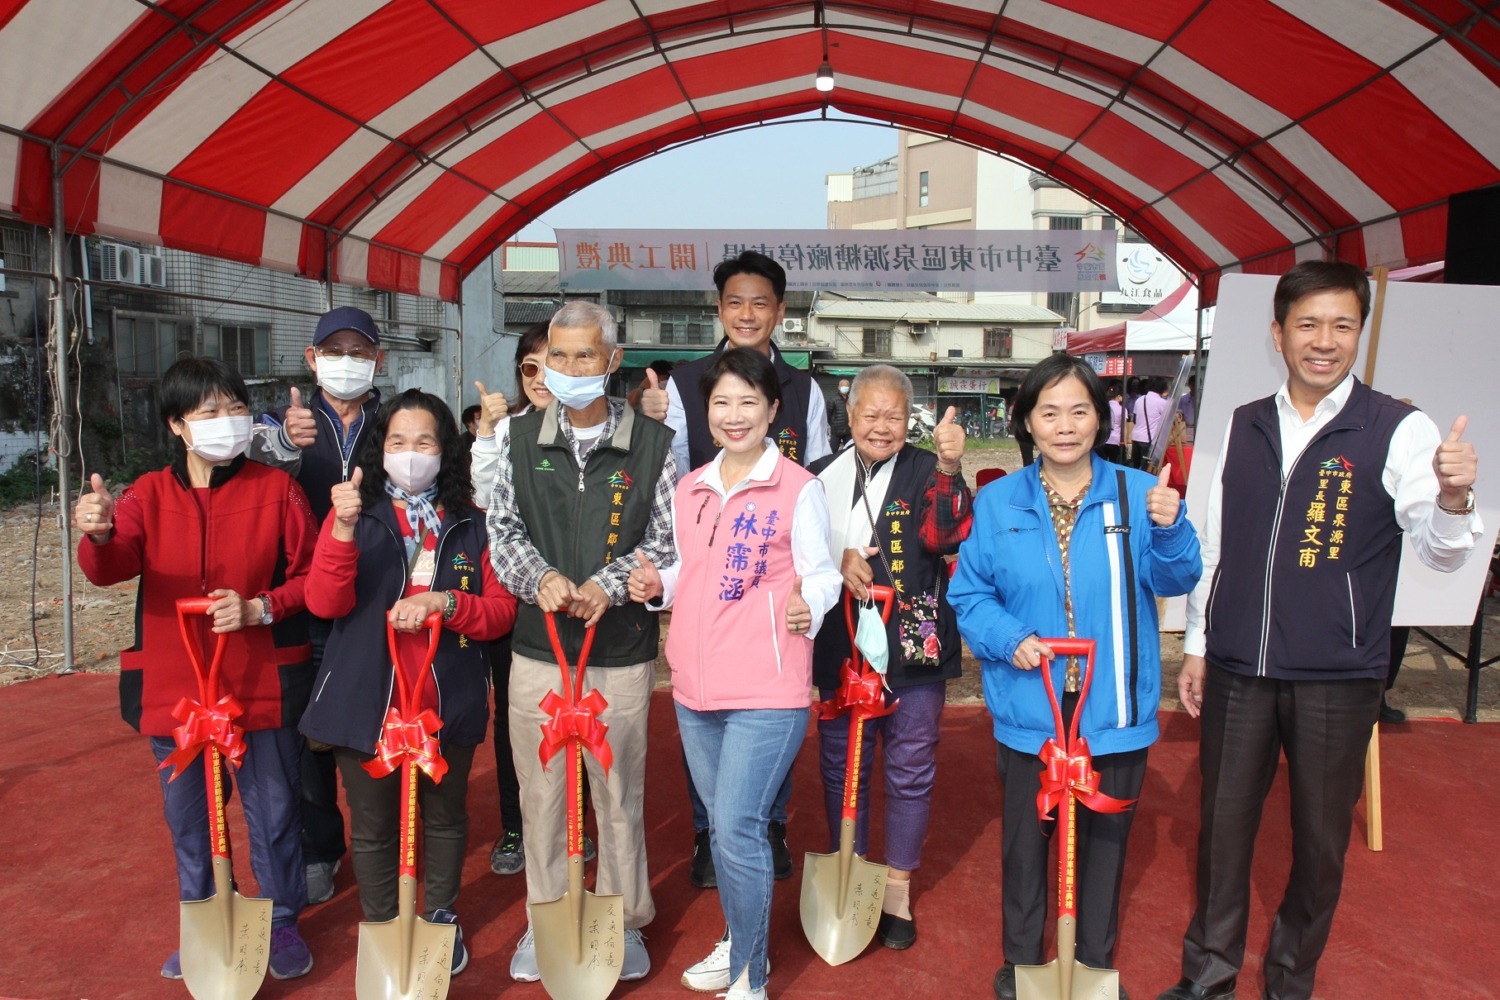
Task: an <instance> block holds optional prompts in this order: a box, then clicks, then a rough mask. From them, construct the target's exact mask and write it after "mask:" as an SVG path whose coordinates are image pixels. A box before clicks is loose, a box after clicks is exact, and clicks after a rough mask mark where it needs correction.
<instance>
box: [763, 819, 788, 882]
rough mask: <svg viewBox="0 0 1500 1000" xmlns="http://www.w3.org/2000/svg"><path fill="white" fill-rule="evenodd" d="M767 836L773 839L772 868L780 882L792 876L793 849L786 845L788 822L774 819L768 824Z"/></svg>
mask: <svg viewBox="0 0 1500 1000" xmlns="http://www.w3.org/2000/svg"><path fill="white" fill-rule="evenodd" d="M766 837H767V839H769V840H770V841H771V868H772V869H773V870H774V871H775V873H776V880H777V881H778V882H779V881H780V880H782V879H784V878H791V877H792V849H791V848H790V847H788V846H786V824H785V823H778V822H776V821H775V820H774V819H773V820H771V822H770V823H768V824H767V825H766Z"/></svg>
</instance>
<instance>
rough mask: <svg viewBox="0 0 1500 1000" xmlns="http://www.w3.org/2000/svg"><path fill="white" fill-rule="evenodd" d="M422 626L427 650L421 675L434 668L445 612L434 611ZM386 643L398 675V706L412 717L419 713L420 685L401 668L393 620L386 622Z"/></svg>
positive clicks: (406, 716)
mask: <svg viewBox="0 0 1500 1000" xmlns="http://www.w3.org/2000/svg"><path fill="white" fill-rule="evenodd" d="M422 627H423V628H425V629H426V630H427V651H426V652H425V653H423V654H422V669H421V670H419V671H417V676H418V677H420V676H422V675H423V674H425V673H426V672H427V671H428V670H430V669H432V664H433V661H434V660H436V659H437V649H438V640H440V639H441V638H442V637H443V614H442V612H440V611H434V612H433V613H432V614H430V615H428V616H427V617H426V618H425V619H423V621H422ZM385 644H386V648H387V649H388V650H390V654H391V669H392V671H393V672H394V673H395V675H396V706H397V708H399V709H400V711H401V714H402V716H404V717H405V718H408V719H411V718H414V717H415V716H416V714H417V698H418V695H419V692H418V688H419V687H420V685H418V684H416V683H414V679H413V678H410V677H407V676H406V671H405V670H403V669H401V650H400V647H399V646H398V644H397V642H396V626H395V624H394V623H392V622H391V621H389V620H387V621H386V623H385Z"/></svg>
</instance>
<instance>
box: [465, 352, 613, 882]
mask: <svg viewBox="0 0 1500 1000" xmlns="http://www.w3.org/2000/svg"><path fill="white" fill-rule="evenodd" d="M546 360H547V324H546V323H534V324H532V325H531V326H529V327H527V328H526V331H525V332H524V333H522V334H521V336H520V337H519V338H518V339H517V340H516V373H515V382H516V396H515V398H514V399H506V398H505V394H504V393H500V392H489V391H487V390H486V389H485V387H484V383H483V382H475V383H474V387H475V388H476V389H478V390H479V398H480V416H479V422H478V425H477V427H476V430H475V433H476V435H477V436H476V438H475V447H474V450H473V452H472V453H471V454H472V456H473V464H472V466H471V471H472V474H473V477H474V498H475V502H476V503H478V504H479V505H480V506H481V507H483V508H484V509H486V510H488V509H489V503H490V492H491V488H492V487H493V486H494V483H495V467H496V465H497V463H498V462H499V461H500V451H501V449H503V448H505V447H506V446H507V444H506V434H507V433H508V428H509V427H510V421H511V417H512V416H521V415H522V414H526V413H531V412H533V411H536V410H545V409H546V408H547V405H548V404H549V403H551V402H552V399H553V396H552V393H551V391H550V390H548V388H547V385H546V377H545V374H544V371H543V368H544V365H545V363H546ZM510 661H511V648H510V634H509V633H506V634H505V635H504V636H501V637H500V638H499V639H498V640H496V641H495V644H494V648H492V649H491V650H490V679H491V687H492V688H493V690H494V692H495V731H494V745H495V779H496V783H497V784H498V785H499V791H500V829H501V832H500V836H498V837H496V838H495V843H494V845H493V846H492V847H491V848H490V871H492V872H494V873H495V874H496V875H517V874H520V872H522V871H523V870H525V868H526V841H525V837H524V836H523V835H522V831H521V827H522V823H523V818H522V816H521V783H520V779H519V778H517V777H516V762H515V760H514V759H513V758H512V757H511V752H510V698H509V691H510ZM588 794H589V793H588V779H587V777H585V779H584V803H585V805H587V803H588ZM595 856H596V848H595V847H594V838H592V837H590V836H588V835H585V836H584V838H583V857H584V860H585V861H592V860H594V857H595Z"/></svg>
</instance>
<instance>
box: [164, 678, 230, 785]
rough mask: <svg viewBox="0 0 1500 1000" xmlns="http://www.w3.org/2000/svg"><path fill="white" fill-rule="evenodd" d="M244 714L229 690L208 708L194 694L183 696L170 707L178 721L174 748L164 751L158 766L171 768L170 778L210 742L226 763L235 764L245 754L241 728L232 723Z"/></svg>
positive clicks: (173, 777) (174, 776) (174, 778)
mask: <svg viewBox="0 0 1500 1000" xmlns="http://www.w3.org/2000/svg"><path fill="white" fill-rule="evenodd" d="M244 714H245V710H244V709H243V708H241V707H240V703H239V702H238V701H236V700H235V697H234V695H232V694H226V695H225V696H224V697H222V698H220V699H219V700H218V701H217V702H216V703H215V704H214V706H213V707H212V708H207V707H205V706H204V705H203V704H202V703H201V702H199V701H198V699H197V698H190V697H187V696H184V697H183V698H182V700H180V701H179V702H178V703H177V706H176V707H175V708H173V709H172V718H174V719H177V720H178V721H180V722H181V723H182V725H180V726H178V727H177V728H176V729H173V730H172V741H173V742H174V743H176V744H177V749H176V750H173V751H172V752H171V753H170V754H168V755H167V757H166V759H165V760H163V761H162V762H161V767H160V768H158V770H165V769H166V768H169V767H170V768H172V779H171V780H174V781H175V780H176V778H177V776H178V775H179V774H181V773H182V772H183V770H184V769H185V768H186V767H187V766H188V765H189V764H191V763H192V762H193V758H194V757H197V756H198V755H199V754H200V753H202V752H203V749H204V747H207V746H208V745H209V744H210V743H212V744H213V745H214V746H216V747H218V748H219V752H220V753H222V754H223V755H224V759H225V760H227V761H228V762H229V763H230V764H232V765H237V764H239V762H240V758H241V757H243V756H245V730H244V729H243V728H242V727H240V726H236V725H235V724H234V720H235V719H237V718H239V717H240V716H242V715H244Z"/></svg>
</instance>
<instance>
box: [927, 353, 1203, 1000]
mask: <svg viewBox="0 0 1500 1000" xmlns="http://www.w3.org/2000/svg"><path fill="white" fill-rule="evenodd" d="M1014 413H1015V417H1016V421H1017V427H1018V428H1019V429H1020V431H1021V433H1023V434H1025V435H1027V436H1028V437H1030V438H1032V439H1033V440H1034V441H1035V442H1036V447H1037V451H1038V452H1040V453H1041V460H1040V461H1039V462H1038V463H1037V464H1035V465H1028V466H1027V467H1026V468H1024V469H1022V470H1021V471H1020V472H1018V473H1012V474H1011V475H1009V476H1006V477H1005V478H1004V479H1001V480H999V481H998V482H996V483H994V484H992V485H990V486H989V487H988V488H987V489H985V490H983V491H982V492H981V493H980V494H979V498H978V500H977V501H976V503H975V511H974V527H973V530H972V531H971V532H970V534H969V539H968V541H966V542H964V544H963V546H962V547H961V548H960V549H959V553H958V572H957V573H955V574H954V577H953V585H952V587H951V588H950V589H949V591H948V598H949V600H950V601H952V602H953V608H954V610H955V611H957V612H958V627H959V629H960V630H961V631H962V632H963V637H964V639H966V640H967V641H968V643H969V648H970V649H971V650H973V652H974V655H975V657H976V658H977V659H978V660H979V663H980V668H981V670H982V671H983V678H984V700H985V704H986V706H988V708H989V710H990V714H991V715H992V716H993V717H994V732H995V739H996V741H997V742H998V743H999V744H1000V756H999V766H1000V779H1001V781H1002V782H1003V783H1004V785H1005V796H1004V819H1003V822H1002V840H1001V849H1000V871H1001V905H1002V908H1003V920H1002V923H1003V928H1004V933H1003V938H1004V955H1005V958H1004V963H1003V964H1002V965H1001V967H1000V970H999V971H998V972H997V973H996V974H995V981H994V991H995V997H996V998H997V1000H1014V998H1015V997H1016V972H1015V967H1016V966H1017V965H1040V964H1041V963H1042V961H1043V958H1044V956H1043V951H1042V942H1043V935H1044V933H1045V931H1046V915H1047V895H1048V892H1049V890H1050V889H1051V887H1052V886H1053V885H1055V884H1056V883H1055V882H1054V881H1053V879H1052V876H1051V874H1050V873H1049V872H1048V869H1047V842H1048V840H1049V839H1051V836H1052V832H1053V830H1054V829H1055V828H1056V826H1057V824H1056V823H1055V822H1049V823H1046V824H1040V823H1038V822H1037V793H1038V792H1039V791H1040V790H1041V773H1042V772H1043V768H1041V767H1039V766H1038V761H1037V755H1038V753H1039V752H1040V751H1041V749H1042V746H1043V744H1044V743H1045V742H1046V741H1047V740H1048V739H1051V738H1053V737H1055V735H1056V733H1057V727H1056V724H1055V722H1054V717H1053V714H1052V707H1051V703H1050V702H1049V700H1048V698H1047V694H1046V689H1045V687H1044V685H1043V681H1042V677H1041V675H1040V674H1039V673H1038V672H1037V668H1038V667H1041V669H1043V670H1051V669H1052V662H1051V661H1052V660H1053V658H1054V656H1053V652H1052V649H1051V647H1049V646H1047V645H1046V643H1045V642H1044V639H1045V638H1048V637H1058V638H1061V637H1068V638H1074V637H1076V638H1083V639H1093V640H1094V641H1095V642H1096V643H1097V644H1098V645H1097V654H1096V659H1095V661H1094V670H1095V675H1094V677H1093V680H1092V683H1091V684H1090V686H1089V690H1088V700H1087V701H1086V702H1085V703H1084V704H1082V705H1080V704H1079V700H1080V697H1081V691H1082V686H1083V679H1084V678H1083V669H1084V664H1082V663H1080V662H1079V661H1078V658H1077V657H1073V658H1070V659H1069V661H1068V662H1067V664H1066V665H1065V676H1064V679H1063V684H1062V685H1060V687H1061V691H1060V692H1059V697H1060V699H1061V705H1062V714H1063V721H1064V724H1065V725H1067V724H1071V722H1072V719H1073V716H1074V715H1075V714H1076V713H1077V712H1079V711H1082V712H1083V718H1082V719H1081V721H1080V725H1079V729H1078V733H1079V735H1080V736H1081V737H1083V738H1084V739H1086V740H1087V741H1088V744H1089V748H1090V749H1091V750H1092V751H1093V755H1094V756H1093V766H1094V769H1095V770H1097V771H1098V772H1099V774H1100V781H1099V791H1100V792H1102V793H1103V794H1105V795H1108V796H1112V797H1114V798H1116V799H1127V800H1128V799H1135V798H1137V797H1138V796H1139V795H1140V793H1141V786H1142V783H1143V782H1144V780H1145V777H1146V755H1147V751H1148V748H1149V747H1150V746H1151V744H1152V743H1154V742H1156V738H1157V735H1158V728H1157V722H1156V710H1157V704H1158V703H1159V702H1160V701H1161V660H1160V656H1161V638H1160V636H1159V634H1158V632H1157V619H1156V598H1158V597H1175V596H1177V595H1180V594H1185V593H1187V592H1188V591H1189V590H1191V589H1192V587H1193V584H1195V583H1197V581H1198V577H1199V574H1200V573H1201V572H1202V568H1203V564H1202V560H1201V559H1200V557H1199V551H1198V536H1197V534H1196V533H1195V532H1194V530H1193V526H1192V524H1191V523H1190V522H1189V521H1188V520H1187V517H1186V514H1185V511H1184V508H1183V506H1182V503H1181V501H1180V499H1179V498H1178V496H1177V493H1176V491H1175V490H1172V489H1171V488H1169V487H1168V486H1167V485H1166V482H1165V477H1164V476H1163V477H1152V476H1149V475H1146V474H1145V473H1142V472H1138V471H1135V470H1133V469H1125V468H1122V467H1121V466H1117V465H1112V464H1110V463H1109V462H1106V461H1104V459H1102V458H1100V457H1099V456H1098V455H1097V454H1095V453H1094V449H1095V448H1097V447H1098V446H1099V445H1100V444H1101V443H1102V442H1103V441H1104V439H1105V436H1106V434H1107V433H1108V427H1109V423H1108V421H1109V405H1108V403H1107V402H1106V400H1105V398H1104V386H1103V385H1101V384H1100V382H1099V377H1098V376H1097V375H1095V374H1094V370H1093V368H1091V367H1090V366H1089V364H1088V363H1087V362H1085V361H1084V360H1083V359H1081V358H1074V357H1069V356H1068V355H1066V354H1054V355H1052V356H1050V357H1048V358H1046V359H1045V360H1043V361H1040V362H1038V363H1037V364H1036V366H1035V367H1034V368H1032V369H1031V371H1030V372H1028V373H1027V375H1026V378H1025V380H1024V381H1023V382H1022V383H1021V389H1020V391H1019V392H1018V393H1017V394H1016V404H1015V407H1014ZM1119 525H1123V526H1125V527H1127V528H1128V529H1129V530H1127V531H1118V530H1112V529H1114V528H1115V527H1116V526H1119ZM1134 817H1135V810H1134V809H1128V810H1126V811H1123V812H1114V813H1110V812H1095V811H1093V810H1091V809H1088V808H1084V807H1082V806H1080V807H1079V809H1078V818H1077V824H1078V837H1077V840H1078V874H1077V879H1078V885H1077V893H1078V895H1077V913H1078V922H1077V928H1078V946H1077V947H1078V961H1080V962H1082V963H1083V964H1084V965H1088V966H1092V967H1093V968H1096V969H1110V968H1113V967H1114V952H1115V939H1116V930H1117V927H1118V923H1119V909H1120V886H1121V884H1122V881H1123V878H1124V873H1125V855H1126V845H1127V842H1128V840H1129V836H1130V827H1131V821H1132V820H1133V819H1134ZM1120 996H1121V997H1125V996H1126V994H1125V990H1124V989H1123V987H1122V988H1121V990H1120Z"/></svg>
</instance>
